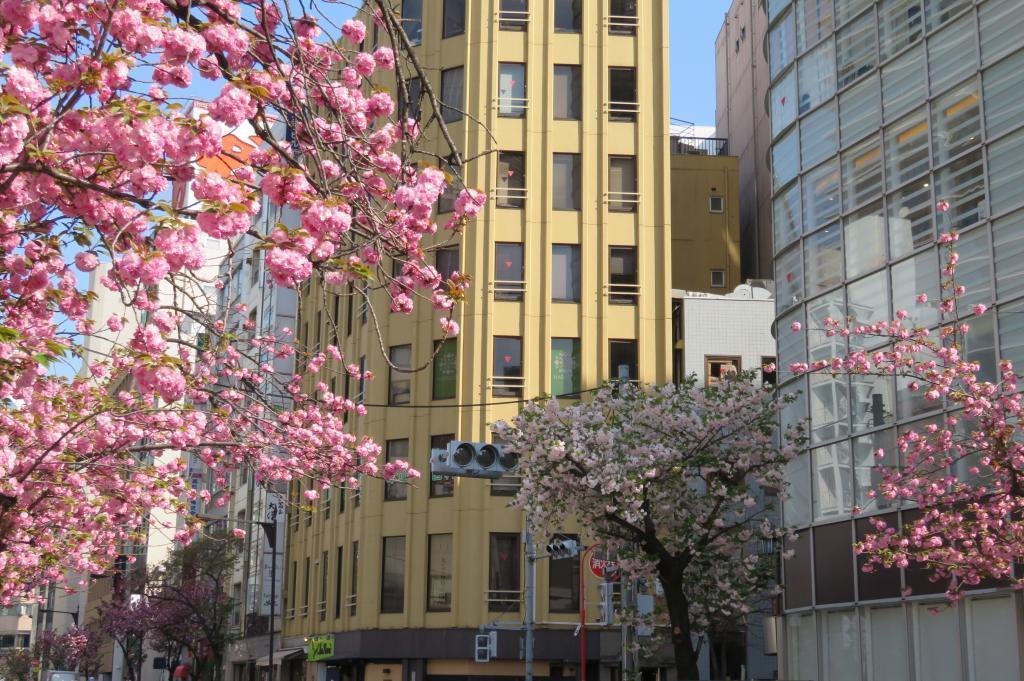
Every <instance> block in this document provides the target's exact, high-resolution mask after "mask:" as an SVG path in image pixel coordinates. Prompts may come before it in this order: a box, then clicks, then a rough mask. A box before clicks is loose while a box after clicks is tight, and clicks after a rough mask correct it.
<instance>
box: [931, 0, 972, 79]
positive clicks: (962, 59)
mask: <svg viewBox="0 0 1024 681" xmlns="http://www.w3.org/2000/svg"><path fill="white" fill-rule="evenodd" d="M976 35H977V29H976V28H975V25H974V17H973V16H970V15H969V16H965V17H964V18H962V19H960V20H958V21H956V22H955V23H953V24H950V25H949V26H948V27H946V28H945V29H943V30H942V32H941V33H936V34H935V35H933V36H931V37H930V38H928V77H929V80H930V82H931V87H932V92H941V91H942V90H945V89H946V88H947V87H949V86H950V85H952V84H953V83H955V82H957V81H958V80H963V79H964V78H965V77H966V76H967V75H968V74H969V73H972V72H973V71H974V70H975V69H976V68H977V60H978V58H977V55H976V51H975V44H974V43H975V39H976V38H975V36H976Z"/></svg>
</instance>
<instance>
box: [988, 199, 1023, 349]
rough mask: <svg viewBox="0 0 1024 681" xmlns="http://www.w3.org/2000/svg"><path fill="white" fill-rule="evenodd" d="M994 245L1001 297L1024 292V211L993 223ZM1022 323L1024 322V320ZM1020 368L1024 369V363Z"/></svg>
mask: <svg viewBox="0 0 1024 681" xmlns="http://www.w3.org/2000/svg"><path fill="white" fill-rule="evenodd" d="M992 246H993V249H994V251H995V267H996V291H997V292H998V294H999V298H1001V299H1003V300H1006V299H1007V298H1013V297H1016V296H1018V295H1020V294H1021V293H1022V292H1024V211H1020V212H1017V213H1014V214H1013V215H1008V216H1006V217H1004V218H999V219H998V220H996V221H995V222H993V223H992ZM1021 323H1022V324H1024V320H1022V321H1021ZM1001 333H1002V331H1001V330H1000V334H1001ZM1020 368H1021V369H1024V364H1022V365H1021V367H1020Z"/></svg>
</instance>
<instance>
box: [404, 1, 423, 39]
mask: <svg viewBox="0 0 1024 681" xmlns="http://www.w3.org/2000/svg"><path fill="white" fill-rule="evenodd" d="M402 28H403V29H404V30H405V34H406V35H407V36H409V42H410V43H412V44H413V45H419V44H420V41H421V40H422V39H423V0H403V1H402Z"/></svg>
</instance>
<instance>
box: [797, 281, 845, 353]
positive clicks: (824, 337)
mask: <svg viewBox="0 0 1024 681" xmlns="http://www.w3.org/2000/svg"><path fill="white" fill-rule="evenodd" d="M845 311H846V310H845V308H844V307H843V292H842V291H841V290H839V291H831V292H829V293H826V294H825V295H823V296H819V297H818V298H815V299H814V300H810V301H808V302H807V330H806V334H807V356H808V358H809V360H810V361H811V362H815V361H817V360H820V359H831V358H833V357H841V356H842V355H844V354H846V339H845V338H844V337H843V336H842V335H841V334H833V335H831V336H830V335H828V333H827V332H826V331H825V320H826V319H839V320H841V319H843V314H844V312H845Z"/></svg>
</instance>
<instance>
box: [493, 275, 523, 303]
mask: <svg viewBox="0 0 1024 681" xmlns="http://www.w3.org/2000/svg"><path fill="white" fill-rule="evenodd" d="M524 293H526V282H525V281H506V280H498V281H495V282H494V299H495V300H509V301H516V300H522V299H523V294H524Z"/></svg>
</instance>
